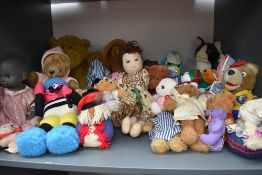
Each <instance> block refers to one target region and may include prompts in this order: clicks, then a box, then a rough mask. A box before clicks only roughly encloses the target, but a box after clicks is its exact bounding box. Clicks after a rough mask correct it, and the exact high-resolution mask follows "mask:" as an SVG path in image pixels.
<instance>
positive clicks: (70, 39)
mask: <svg viewBox="0 0 262 175" xmlns="http://www.w3.org/2000/svg"><path fill="white" fill-rule="evenodd" d="M50 45H51V46H52V47H56V46H61V47H62V49H63V51H64V53H65V54H66V55H68V57H69V59H70V62H71V65H70V66H71V71H70V74H69V75H70V76H72V77H74V78H75V79H76V80H77V81H78V83H79V87H80V88H81V89H84V88H86V86H87V79H86V75H87V72H88V68H89V65H91V62H92V61H93V60H94V59H102V54H101V52H99V51H96V52H92V53H89V52H88V48H89V47H90V45H91V43H90V41H89V40H87V39H80V38H78V37H76V36H72V35H65V36H63V37H61V38H57V39H56V38H51V39H50Z"/></svg>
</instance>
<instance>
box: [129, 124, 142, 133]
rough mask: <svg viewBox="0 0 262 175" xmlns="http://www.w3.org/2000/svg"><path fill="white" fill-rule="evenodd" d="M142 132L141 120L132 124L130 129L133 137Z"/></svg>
mask: <svg viewBox="0 0 262 175" xmlns="http://www.w3.org/2000/svg"><path fill="white" fill-rule="evenodd" d="M141 132H142V124H141V123H140V122H136V123H134V124H133V125H132V127H131V130H130V136H131V137H138V136H140V134H141Z"/></svg>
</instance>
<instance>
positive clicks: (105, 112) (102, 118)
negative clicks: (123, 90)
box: [78, 90, 119, 149]
mask: <svg viewBox="0 0 262 175" xmlns="http://www.w3.org/2000/svg"><path fill="white" fill-rule="evenodd" d="M103 95H104V94H103V93H102V92H98V91H95V90H93V91H89V92H87V93H84V97H83V98H82V99H81V100H80V102H79V104H78V111H80V114H79V116H78V118H79V122H80V124H79V126H78V133H79V137H80V143H81V144H82V145H83V146H84V147H99V148H100V149H107V148H109V147H110V146H111V142H110V140H111V139H112V137H113V124H112V121H111V119H110V117H111V113H112V112H113V111H116V110H117V109H118V107H119V103H118V101H116V100H115V101H110V102H104V101H103Z"/></svg>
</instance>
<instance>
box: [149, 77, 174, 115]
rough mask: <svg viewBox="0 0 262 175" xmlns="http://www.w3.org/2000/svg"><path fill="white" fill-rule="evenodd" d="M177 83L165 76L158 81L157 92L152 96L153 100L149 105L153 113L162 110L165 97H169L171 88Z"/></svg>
mask: <svg viewBox="0 0 262 175" xmlns="http://www.w3.org/2000/svg"><path fill="white" fill-rule="evenodd" d="M177 84H178V83H177V82H176V81H175V80H173V79H171V78H165V79H163V80H161V81H160V82H159V84H158V85H157V87H156V93H157V94H156V95H155V96H154V98H155V101H154V102H153V103H152V105H151V110H152V112H153V113H154V114H158V113H160V112H162V111H164V102H165V100H166V99H168V98H170V96H171V95H172V93H171V92H172V89H173V88H174V87H175V86H176V85H177Z"/></svg>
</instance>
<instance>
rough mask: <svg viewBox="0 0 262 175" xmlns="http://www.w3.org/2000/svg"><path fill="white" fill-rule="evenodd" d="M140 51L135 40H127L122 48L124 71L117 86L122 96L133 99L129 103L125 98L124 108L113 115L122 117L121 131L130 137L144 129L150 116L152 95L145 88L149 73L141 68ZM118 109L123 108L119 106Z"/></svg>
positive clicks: (146, 87) (136, 135)
mask: <svg viewBox="0 0 262 175" xmlns="http://www.w3.org/2000/svg"><path fill="white" fill-rule="evenodd" d="M141 53H142V49H141V48H140V47H139V45H138V43H137V42H136V41H131V42H128V43H127V44H126V46H125V48H124V54H123V57H122V61H123V67H124V70H125V73H124V74H123V76H122V78H121V79H120V80H119V86H120V87H121V88H123V89H124V90H125V91H126V97H123V98H124V99H127V98H130V99H133V100H132V103H131V104H130V100H126V101H125V102H127V104H126V103H125V104H123V105H124V106H126V108H125V110H123V111H120V112H118V113H117V114H116V115H117V116H116V115H115V117H116V118H122V124H121V127H122V132H123V133H124V134H130V135H131V136H132V137H138V136H139V135H140V134H141V132H142V131H145V130H144V129H145V128H144V127H143V126H145V123H146V124H147V123H148V122H149V121H148V118H150V117H151V116H152V112H151V110H150V106H151V103H152V102H153V97H152V96H151V94H150V93H149V92H148V90H147V89H148V84H149V75H148V72H147V71H146V70H145V69H143V61H142V57H141ZM127 106H129V107H127ZM128 108H129V109H128ZM120 109H123V108H122V107H120ZM149 123H151V122H149ZM143 128H144V129H143Z"/></svg>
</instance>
